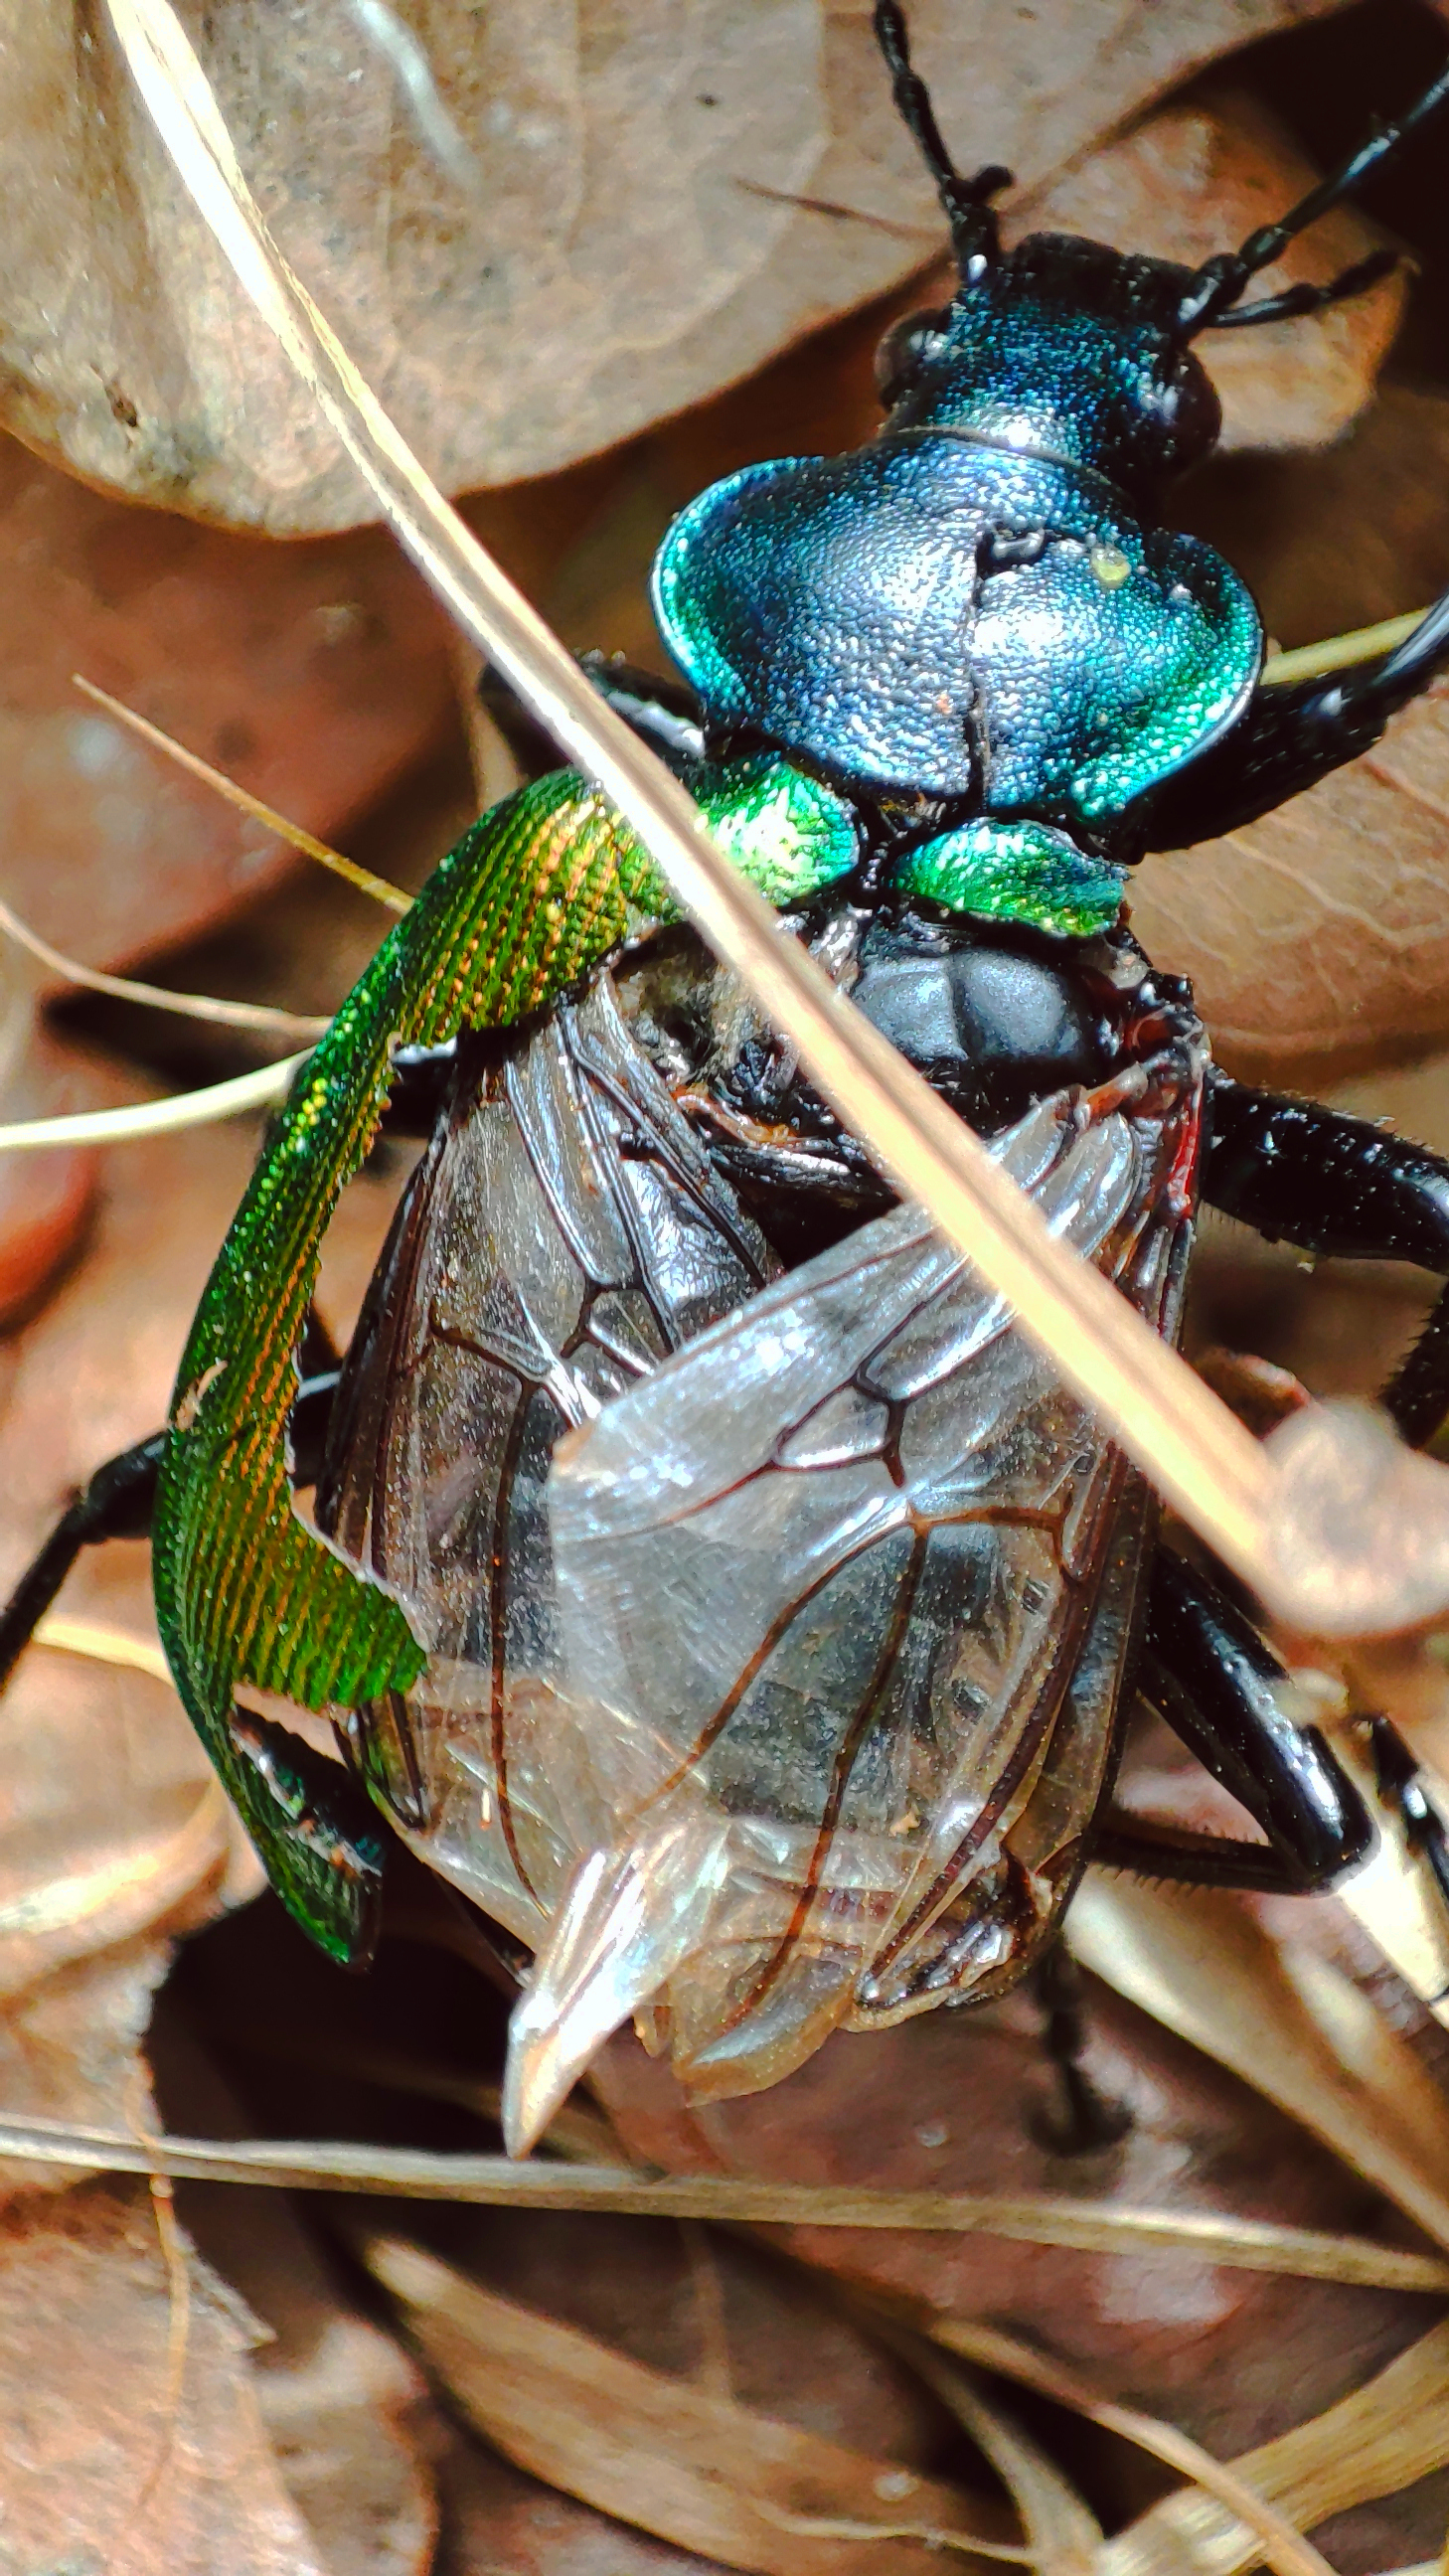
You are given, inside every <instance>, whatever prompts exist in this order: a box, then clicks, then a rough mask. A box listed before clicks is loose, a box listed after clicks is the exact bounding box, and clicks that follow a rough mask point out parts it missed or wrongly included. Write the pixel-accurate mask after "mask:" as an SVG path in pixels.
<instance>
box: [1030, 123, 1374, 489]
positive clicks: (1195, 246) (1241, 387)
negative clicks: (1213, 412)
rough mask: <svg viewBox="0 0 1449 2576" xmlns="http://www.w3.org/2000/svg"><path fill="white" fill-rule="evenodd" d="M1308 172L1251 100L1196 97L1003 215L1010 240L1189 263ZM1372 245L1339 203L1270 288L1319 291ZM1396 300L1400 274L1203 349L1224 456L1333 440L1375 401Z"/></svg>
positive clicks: (1273, 204) (1311, 174) (1296, 245)
mask: <svg viewBox="0 0 1449 2576" xmlns="http://www.w3.org/2000/svg"><path fill="white" fill-rule="evenodd" d="M1318 175H1319V173H1318V172H1317V171H1316V170H1314V169H1313V167H1312V166H1311V164H1310V163H1308V162H1307V161H1305V160H1304V158H1303V155H1302V154H1301V152H1300V151H1299V150H1298V149H1297V146H1296V145H1295V144H1294V143H1293V142H1292V140H1291V138H1290V137H1289V136H1288V135H1287V134H1286V133H1285V132H1284V130H1283V128H1282V126H1281V125H1280V124H1279V123H1278V121H1277V119H1276V117H1274V116H1272V115H1270V114H1269V112H1268V111H1267V110H1266V109H1265V108H1263V107H1261V106H1260V105H1259V104H1258V102H1257V101H1256V100H1255V99H1252V98H1248V97H1244V96H1242V95H1241V94H1237V93H1227V94H1224V95H1220V96H1216V97H1211V98H1203V99H1194V100H1193V101H1192V102H1191V104H1190V105H1188V106H1186V107H1174V108H1168V109H1166V110H1165V111H1164V112H1163V114H1162V115H1160V116H1154V117H1149V118H1147V119H1146V120H1145V121H1144V123H1142V124H1141V125H1139V126H1137V127H1136V128H1135V129H1134V130H1133V131H1132V132H1131V133H1130V134H1128V135H1125V136H1124V137H1123V138H1122V140H1121V141H1120V142H1116V143H1109V144H1108V145H1107V146H1106V147H1105V149H1103V150H1102V151H1099V152H1094V153H1092V154H1091V155H1090V156H1089V158H1088V159H1087V160H1086V161H1084V162H1082V163H1081V164H1080V165H1079V166H1078V167H1076V168H1075V169H1073V170H1071V171H1070V172H1069V173H1068V174H1067V176H1066V177H1065V178H1064V179H1061V180H1058V181H1057V182H1056V183H1055V184H1054V185H1053V186H1052V187H1050V188H1048V189H1046V190H1044V191H1041V192H1037V193H1034V194H1033V195H1032V196H1031V197H1030V198H1029V199H1028V200H1027V202H1026V203H1025V205H1023V206H1022V207H1020V208H1014V209H1013V215H1012V221H1011V224H1010V226H1009V228H1008V237H1009V238H1015V237H1017V236H1019V235H1020V234H1021V233H1022V232H1024V231H1033V232H1034V231H1037V230H1038V229H1039V230H1041V231H1043V232H1071V233H1085V234H1086V235H1087V236H1088V238H1089V239H1090V240H1093V241H1106V242H1111V243H1113V244H1114V246H1115V247H1116V248H1117V249H1119V250H1135V251H1148V252H1150V253H1151V254H1152V256H1153V257H1154V258H1157V259H1176V260H1181V261H1183V262H1184V263H1185V264H1186V265H1187V266H1189V267H1197V266H1198V265H1199V264H1200V262H1202V261H1203V260H1205V259H1209V258H1211V257H1212V256H1213V254H1214V253H1215V252H1218V251H1221V250H1223V249H1225V248H1226V247H1227V246H1228V245H1230V244H1232V243H1235V242H1239V241H1244V240H1246V239H1247V236H1248V235H1249V234H1250V233H1252V232H1256V231H1257V229H1258V227H1259V225H1260V224H1265V223H1270V222H1272V221H1273V219H1274V218H1275V217H1276V216H1278V215H1281V214H1282V212H1283V211H1284V209H1285V207H1288V206H1291V205H1295V204H1296V203H1297V201H1298V199H1299V198H1300V197H1302V196H1305V195H1306V194H1307V192H1308V190H1309V189H1310V188H1311V187H1312V185H1313V183H1314V180H1315V179H1316V178H1317V177H1318ZM1382 238H1383V236H1382V235H1381V234H1379V233H1377V232H1376V231H1374V230H1373V228H1372V227H1371V226H1369V225H1368V224H1366V223H1365V222H1364V220H1363V218H1362V217H1361V216H1360V215H1358V214H1357V213H1355V212H1354V211H1353V210H1352V209H1351V208H1349V207H1340V208H1338V209H1336V210H1335V212H1334V213H1333V214H1332V215H1330V216H1328V217H1326V218H1325V220H1324V221H1323V222H1322V223H1320V224H1315V225H1314V226H1313V227H1312V229H1311V230H1310V231H1309V232H1306V233H1300V235H1299V236H1298V238H1297V240H1296V241H1295V242H1293V243H1292V244H1291V245H1290V247H1289V250H1288V253H1287V256H1286V257H1285V259H1284V260H1283V261H1282V262H1281V264H1280V265H1279V266H1278V267H1277V268H1275V270H1274V272H1273V277H1274V285H1275V289H1276V287H1277V284H1278V281H1279V280H1280V279H1281V281H1282V283H1283V285H1284V286H1288V285H1291V284H1297V283H1298V282H1299V281H1300V280H1301V281H1304V282H1307V283H1310V284H1312V285H1321V284H1322V283H1323V282H1324V281H1325V280H1326V279H1328V278H1331V277H1334V276H1336V275H1337V274H1338V272H1339V271H1340V270H1341V269H1345V268H1348V267H1350V266H1351V265H1352V264H1353V262H1354V261H1356V260H1359V259H1362V258H1363V257H1364V256H1365V254H1366V253H1367V252H1368V251H1369V250H1371V249H1373V248H1374V246H1375V245H1376V244H1377V243H1378V242H1379V241H1380V240H1381V239H1382ZM1406 292H1407V284H1406V280H1405V278H1404V276H1403V273H1402V272H1400V273H1399V274H1398V275H1396V276H1393V277H1389V278H1385V279H1384V280H1383V281H1382V282H1381V283H1380V284H1379V285H1378V286H1377V287H1375V288H1374V290H1373V292H1372V293H1371V294H1369V295H1365V296H1360V297H1358V298H1356V299H1355V300H1354V301H1353V302H1351V303H1347V304H1338V305H1334V306H1332V307H1331V308H1330V309H1329V310H1328V311H1327V312H1324V313H1319V314H1315V315H1313V316H1312V317H1311V318H1309V319H1302V318H1300V319H1299V320H1298V321H1296V322H1277V323H1269V324H1267V325H1266V326H1264V327H1263V328H1260V329H1257V330H1253V331H1219V332H1217V333H1214V334H1213V335H1212V336H1210V337H1209V338H1207V339H1205V340H1204V341H1203V342H1202V343H1201V344H1200V354H1201V356H1202V358H1203V360H1204V362H1205V364H1206V366H1207V368H1208V372H1209V373H1210V375H1211V377H1212V380H1213V383H1214V384H1215V385H1216V387H1217V391H1218V397H1219V400H1220V401H1221V403H1222V406H1223V434H1222V444H1223V447H1224V448H1225V449H1232V448H1238V447H1248V448H1275V447H1300V446H1307V447H1316V446H1326V445H1327V443H1328V442H1329V441H1330V440H1331V439H1333V438H1336V437H1337V436H1338V435H1339V434H1340V432H1341V431H1343V430H1345V429H1346V428H1347V427H1348V425H1349V422H1350V421H1351V420H1352V419H1353V418H1354V416H1355V414H1356V413H1357V412H1359V411H1360V410H1362V408H1363V405H1364V404H1365V403H1366V402H1367V401H1368V399H1369V396H1370V394H1371V393H1372V391H1373V386H1374V379H1375V377H1376V376H1377V374H1378V370H1379V367H1380V365H1381V364H1382V361H1383V359H1384V358H1385V356H1386V355H1387V353H1388V350H1389V347H1390V344H1391V342H1392V340H1393V338H1394V334H1395V332H1396V331H1397V329H1398V325H1399V322H1400V319H1401V317H1402V314H1403V309H1404V298H1405V295H1406Z"/></svg>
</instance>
